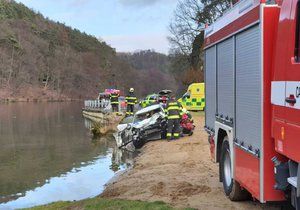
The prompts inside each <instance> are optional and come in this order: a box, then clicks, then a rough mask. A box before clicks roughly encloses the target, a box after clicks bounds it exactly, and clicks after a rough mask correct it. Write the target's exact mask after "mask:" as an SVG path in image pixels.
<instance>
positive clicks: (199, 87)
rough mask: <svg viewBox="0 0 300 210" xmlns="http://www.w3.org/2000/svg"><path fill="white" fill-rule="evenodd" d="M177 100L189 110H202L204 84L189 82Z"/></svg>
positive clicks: (203, 105)
mask: <svg viewBox="0 0 300 210" xmlns="http://www.w3.org/2000/svg"><path fill="white" fill-rule="evenodd" d="M178 102H180V103H181V104H182V106H183V107H184V108H186V109H187V110H189V111H203V110H204V109H205V84H204V83H193V84H191V85H190V86H189V88H188V91H187V92H186V93H185V94H184V95H183V96H182V98H180V99H179V100H178Z"/></svg>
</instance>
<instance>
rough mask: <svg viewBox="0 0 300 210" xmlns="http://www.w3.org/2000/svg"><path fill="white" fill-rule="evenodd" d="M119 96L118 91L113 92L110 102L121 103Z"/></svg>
mask: <svg viewBox="0 0 300 210" xmlns="http://www.w3.org/2000/svg"><path fill="white" fill-rule="evenodd" d="M119 97H120V95H119V94H118V93H111V94H110V95H109V98H110V103H111V104H119Z"/></svg>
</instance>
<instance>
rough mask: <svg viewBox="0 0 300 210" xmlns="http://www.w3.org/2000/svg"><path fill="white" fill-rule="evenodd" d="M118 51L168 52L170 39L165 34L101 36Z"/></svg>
mask: <svg viewBox="0 0 300 210" xmlns="http://www.w3.org/2000/svg"><path fill="white" fill-rule="evenodd" d="M101 38H102V39H103V40H104V41H105V42H106V43H108V44H109V45H110V46H111V47H113V48H116V50H117V52H134V51H136V50H148V49H154V50H155V51H157V52H161V53H165V54H167V53H168V47H169V45H168V40H167V38H166V36H164V35H163V34H139V35H125V36H122V35H118V36H104V37H101Z"/></svg>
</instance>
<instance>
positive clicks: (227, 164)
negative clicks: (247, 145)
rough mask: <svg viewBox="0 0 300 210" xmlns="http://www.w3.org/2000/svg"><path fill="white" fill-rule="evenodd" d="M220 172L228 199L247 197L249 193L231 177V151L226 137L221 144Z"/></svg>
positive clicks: (237, 199)
mask: <svg viewBox="0 0 300 210" xmlns="http://www.w3.org/2000/svg"><path fill="white" fill-rule="evenodd" d="M220 172H221V177H222V181H223V188H224V191H225V194H226V196H227V197H228V198H229V199H230V200H232V201H241V200H246V199H248V198H249V193H248V192H247V191H246V190H244V189H242V188H241V186H240V184H239V183H238V182H237V181H235V180H234V179H233V178H232V166H231V153H230V147H229V142H228V138H227V137H225V139H224V141H223V144H222V151H221V160H220Z"/></svg>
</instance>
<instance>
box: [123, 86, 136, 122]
mask: <svg viewBox="0 0 300 210" xmlns="http://www.w3.org/2000/svg"><path fill="white" fill-rule="evenodd" d="M125 100H126V103H127V111H126V115H127V116H131V115H133V112H134V105H135V104H137V97H136V96H135V94H134V89H133V88H130V90H129V93H128V95H127V96H126V98H125Z"/></svg>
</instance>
